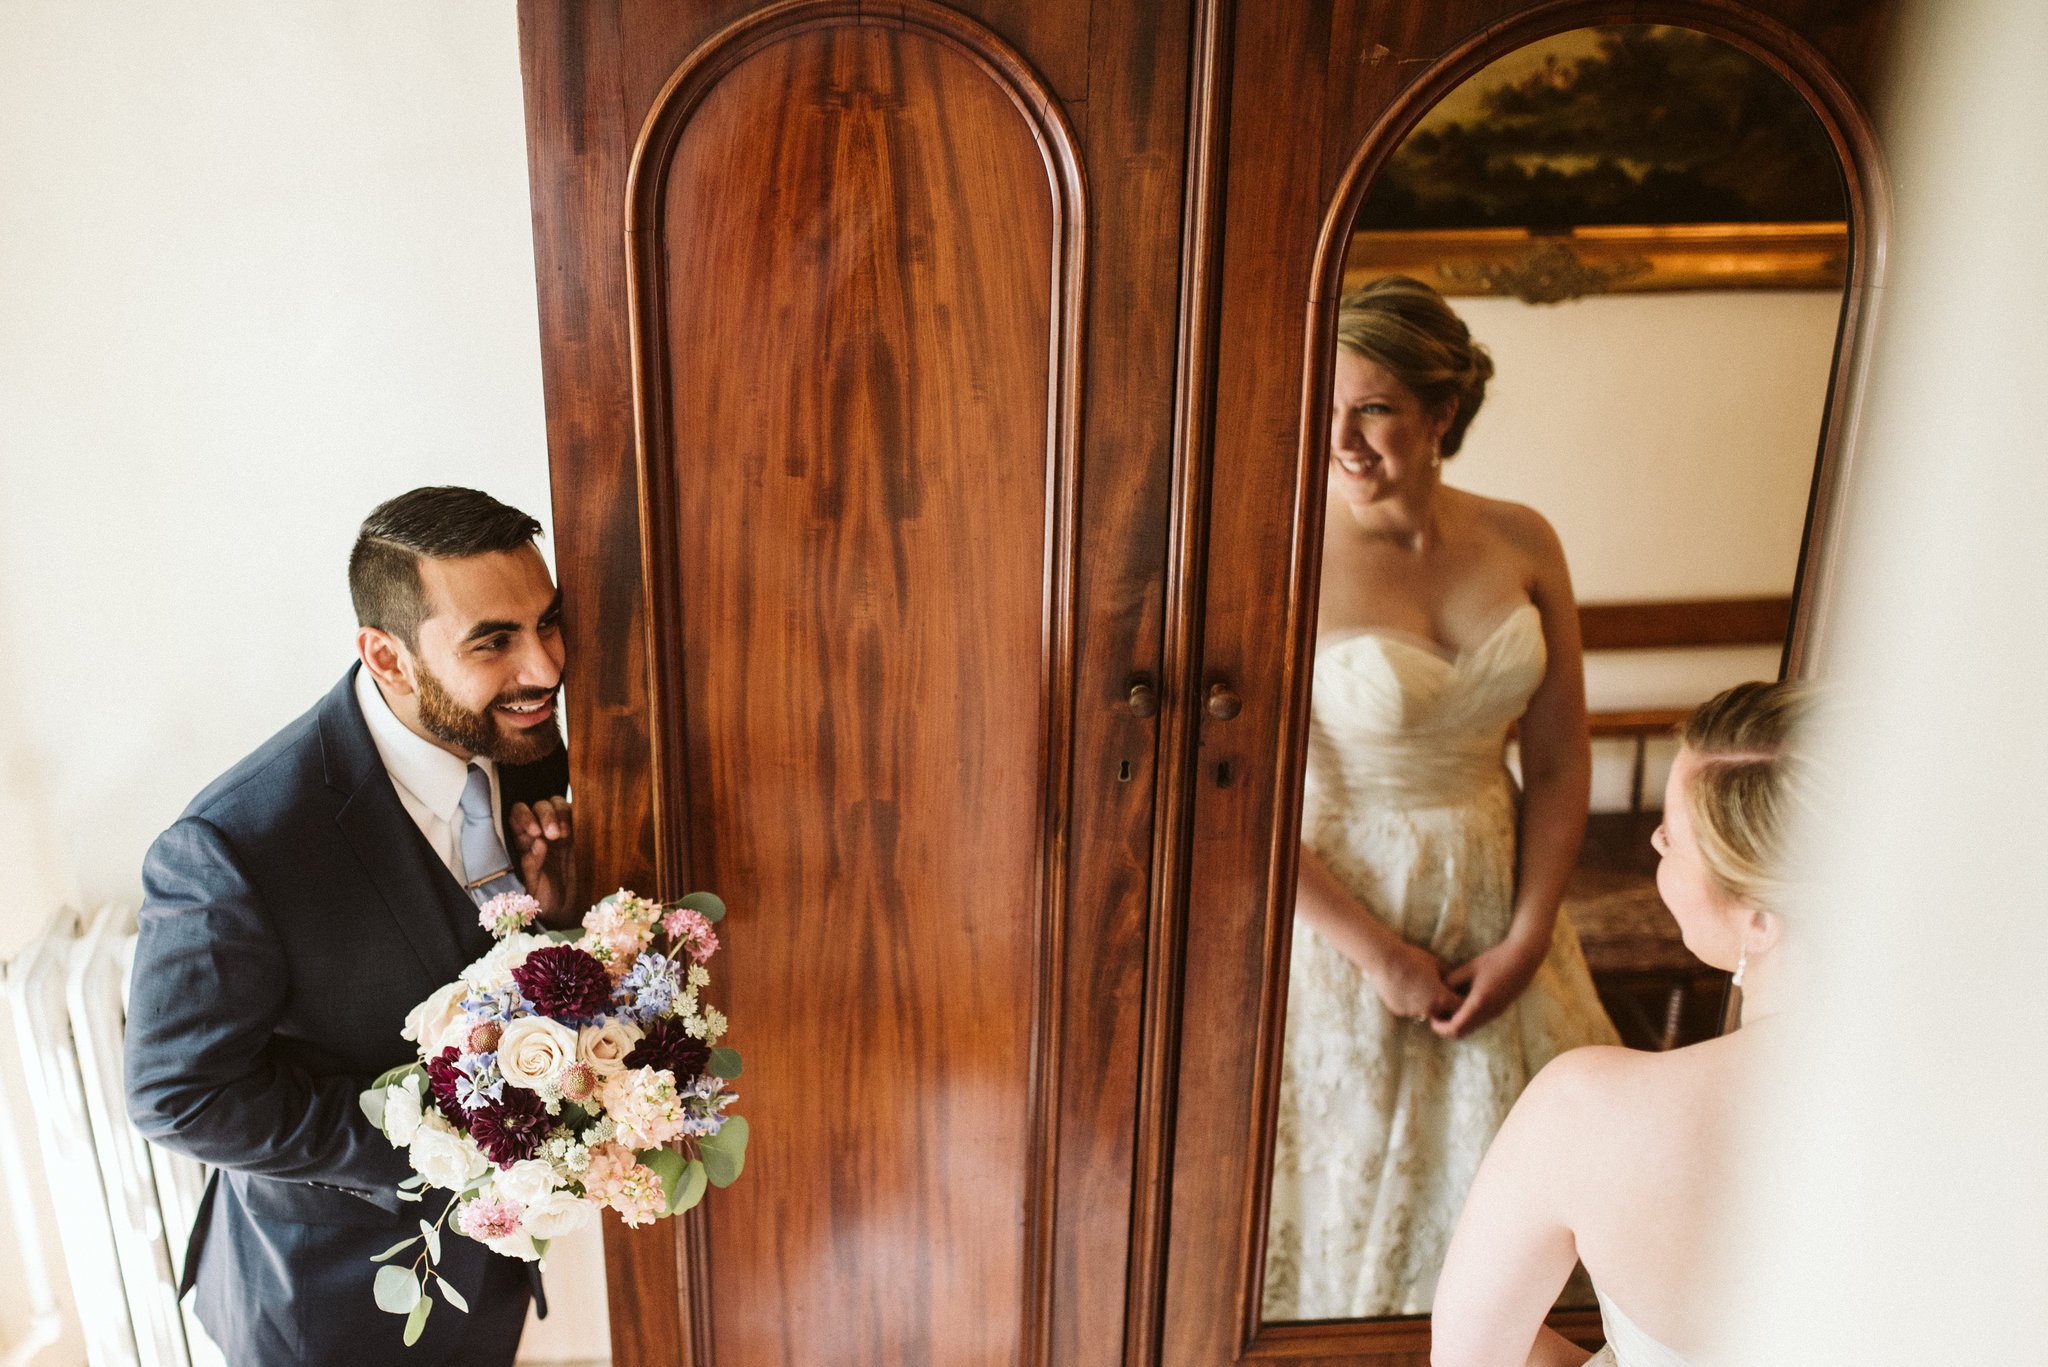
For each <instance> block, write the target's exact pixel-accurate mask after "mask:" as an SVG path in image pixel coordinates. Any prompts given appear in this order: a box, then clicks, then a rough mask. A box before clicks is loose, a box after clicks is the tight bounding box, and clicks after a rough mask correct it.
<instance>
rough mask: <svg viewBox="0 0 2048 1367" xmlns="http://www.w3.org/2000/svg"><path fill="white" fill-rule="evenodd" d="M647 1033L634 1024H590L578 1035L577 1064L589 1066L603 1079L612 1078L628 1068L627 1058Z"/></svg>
mask: <svg viewBox="0 0 2048 1367" xmlns="http://www.w3.org/2000/svg"><path fill="white" fill-rule="evenodd" d="M646 1033H647V1032H646V1031H644V1030H642V1029H641V1028H640V1027H639V1026H637V1025H635V1024H633V1023H632V1022H631V1021H623V1020H614V1021H606V1022H605V1023H604V1024H603V1025H586V1026H584V1027H583V1028H582V1029H581V1030H578V1031H577V1032H576V1061H577V1062H578V1063H583V1064H588V1065H589V1067H590V1071H591V1072H593V1073H596V1074H597V1075H598V1077H599V1078H600V1079H603V1078H608V1077H610V1076H611V1075H612V1074H613V1073H616V1072H618V1071H619V1070H620V1069H621V1068H624V1067H625V1066H626V1055H628V1054H630V1053H632V1052H633V1046H634V1045H636V1044H638V1043H639V1042H640V1040H641V1037H642V1036H643V1035H645V1034H646Z"/></svg>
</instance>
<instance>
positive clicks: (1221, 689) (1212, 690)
mask: <svg viewBox="0 0 2048 1367" xmlns="http://www.w3.org/2000/svg"><path fill="white" fill-rule="evenodd" d="M1242 711H1244V702H1243V701H1242V700H1241V699H1240V698H1239V697H1238V696H1237V690H1236V689H1234V688H1232V687H1231V686H1230V685H1229V684H1226V683H1219V684H1210V685H1209V715H1210V716H1212V717H1214V718H1215V719H1216V720H1217V721H1229V720H1230V719H1231V718H1232V717H1234V716H1236V715H1237V714H1238V713H1240V712H1242Z"/></svg>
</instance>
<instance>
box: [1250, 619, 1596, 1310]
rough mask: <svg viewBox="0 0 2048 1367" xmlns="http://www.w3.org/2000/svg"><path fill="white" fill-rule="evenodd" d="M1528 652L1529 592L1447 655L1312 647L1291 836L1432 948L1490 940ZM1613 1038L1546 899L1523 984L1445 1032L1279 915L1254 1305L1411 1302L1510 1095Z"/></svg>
mask: <svg viewBox="0 0 2048 1367" xmlns="http://www.w3.org/2000/svg"><path fill="white" fill-rule="evenodd" d="M1544 665H1545V654H1544V645H1543V630H1542V622H1541V618H1540V616H1539V615H1538V613H1537V611H1536V608H1535V605H1534V604H1528V603H1525V604H1523V605H1522V606H1521V607H1519V608H1517V609H1515V610H1514V611H1513V612H1512V613H1510V614H1509V615H1508V616H1507V617H1506V618H1505V619H1504V620H1502V621H1501V623H1500V624H1499V625H1498V626H1497V627H1495V628H1494V630H1493V632H1492V633H1491V634H1490V635H1489V636H1487V638H1486V639H1485V640H1484V641H1482V642H1480V643H1479V644H1478V645H1476V646H1473V647H1472V648H1471V649H1469V650H1467V651H1465V652H1464V653H1463V654H1460V655H1458V656H1456V657H1455V658H1452V657H1447V656H1446V654H1445V653H1444V652H1443V651H1442V650H1441V649H1439V648H1437V647H1436V646H1435V645H1434V643H1431V642H1425V641H1420V640H1416V639H1414V638H1410V637H1407V636H1404V635H1400V634H1396V633H1390V632H1381V631H1361V632H1355V633H1350V634H1342V635H1338V636H1336V637H1334V638H1333V639H1328V640H1324V641H1320V642H1318V644H1317V650H1316V664H1315V692H1314V701H1313V706H1312V709H1311V717H1310V723H1309V753H1308V771H1307V777H1306V784H1305V790H1304V794H1303V804H1302V841H1303V843H1304V844H1305V845H1306V846H1307V847H1308V848H1309V849H1311V850H1313V851H1314V852H1315V853H1316V854H1317V855H1318V856H1319V857H1320V858H1321V859H1322V861H1323V862H1324V863H1325V864H1326V865H1328V866H1329V869H1330V872H1331V873H1332V874H1334V875H1335V876H1336V877H1337V879H1338V880H1339V881H1340V882H1342V883H1343V884H1344V886H1345V887H1347V888H1349V889H1350V890H1351V892H1352V893H1353V894H1354V895H1355V896H1357V897H1358V899H1359V900H1360V901H1361V902H1363V903H1364V904H1365V906H1367V907H1368V908H1370V909H1371V910H1372V912H1373V913H1374V914H1375V915H1377V916H1379V917H1380V919H1382V920H1383V921H1385V922H1386V923H1387V924H1388V925H1389V926H1391V927H1393V928H1394V929H1395V930H1396V931H1398V932H1399V933H1400V934H1401V936H1402V937H1403V938H1404V939H1406V940H1408V941H1409V942H1410V943H1411V944H1417V945H1421V946H1423V947H1425V948H1427V949H1429V950H1430V951H1431V952H1433V953H1435V954H1436V955H1438V956H1439V957H1441V958H1442V959H1443V960H1444V961H1445V962H1446V963H1447V964H1457V963H1461V962H1463V961H1464V960H1466V959H1469V958H1471V957H1472V956H1473V955H1475V954H1477V953H1479V951H1481V950H1483V949H1488V948H1491V947H1492V946H1494V945H1496V944H1498V943H1500V941H1501V940H1502V939H1504V938H1505V937H1506V935H1507V931H1508V925H1509V922H1510V920H1511V918H1512V916H1513V912H1514V888H1515V830H1516V816H1517V801H1518V795H1517V793H1516V790H1515V786H1514V782H1513V780H1512V779H1511V778H1510V776H1509V774H1508V772H1507V767H1506V765H1505V763H1504V761H1503V751H1504V748H1505V742H1506V737H1507V729H1508V725H1509V723H1510V722H1512V721H1514V720H1515V718H1517V717H1519V716H1520V715H1521V714H1522V711H1523V709H1524V708H1525V707H1527V705H1528V702H1529V697H1530V695H1531V694H1532V693H1534V692H1535V690H1536V686H1537V685H1538V684H1539V683H1540V682H1542V679H1543V671H1544ZM1618 1043H1620V1040H1619V1038H1618V1037H1617V1036H1616V1034H1615V1032H1614V1026H1613V1025H1612V1023H1611V1022H1609V1020H1608V1019H1607V1014H1606V1012H1605V1011H1603V1010H1602V1009H1601V1006H1600V1001H1599V998H1598V997H1596V996H1595V995H1594V992H1593V981H1592V978H1591V976H1590V975H1589V974H1588V973H1587V971H1586V961H1585V956H1584V955H1583V954H1582V953H1581V952H1580V950H1579V940H1578V936H1577V934H1576V933H1575V932H1574V931H1573V930H1572V927H1571V925H1570V923H1569V922H1568V921H1567V920H1566V919H1565V917H1564V916H1562V915H1560V916H1559V917H1558V919H1557V929H1556V932H1555V933H1554V935H1553V936H1552V939H1551V945H1550V952H1549V954H1548V955H1547V956H1546V957H1545V959H1544V961H1543V964H1542V967H1541V968H1540V969H1539V970H1538V971H1537V974H1536V977H1535V980H1534V981H1533V982H1532V983H1531V984H1530V985H1529V989H1528V990H1527V991H1526V992H1524V993H1523V994H1522V995H1521V997H1520V998H1518V999H1517V1000H1516V1002H1515V1003H1514V1005H1512V1006H1510V1007H1509V1008H1508V1009H1507V1010H1506V1011H1505V1012H1503V1013H1502V1014H1501V1015H1500V1016H1499V1017H1497V1018H1496V1019H1495V1020H1493V1021H1492V1022H1490V1023H1489V1024H1487V1025H1486V1026H1484V1027H1482V1028H1481V1029H1479V1030H1477V1031H1475V1032H1474V1033H1472V1034H1471V1035H1469V1036H1467V1037H1466V1038H1465V1039H1463V1040H1457V1041H1450V1040H1444V1039H1441V1038H1439V1037H1438V1036H1437V1035H1436V1034H1435V1033H1434V1032H1433V1031H1432V1030H1430V1029H1429V1027H1428V1026H1426V1025H1423V1024H1419V1023H1418V1022H1416V1021H1413V1020H1406V1019H1401V1018H1397V1017H1395V1016H1393V1015H1390V1014H1389V1013H1388V1011H1387V1009H1386V1008H1385V1007H1384V1006H1383V1005H1381V1004H1380V1000H1379V997H1378V996H1377V995H1376V994H1375V993H1374V992H1373V989H1372V985H1371V984H1370V983H1369V982H1368V981H1367V980H1366V978H1365V975H1364V974H1363V973H1361V972H1360V971H1359V970H1358V968H1357V967H1355V966H1354V965H1353V964H1352V962H1351V961H1350V960H1349V959H1347V958H1345V957H1344V956H1343V955H1342V954H1340V953H1338V952H1337V951H1336V950H1335V949H1332V948H1331V947H1330V946H1329V945H1328V944H1327V943H1326V942H1325V941H1324V940H1323V939H1322V938H1321V937H1320V936H1318V935H1317V934H1316V933H1315V932H1314V931H1313V930H1311V929H1310V928H1309V927H1308V926H1307V925H1306V924H1305V923H1302V922H1300V921H1297V922H1296V923H1295V928H1294V950H1293V960H1292V963H1291V965H1290V969H1289V978H1288V995H1287V1037H1286V1047H1285V1052H1284V1054H1283V1058H1282V1063H1281V1074H1280V1114H1279V1127H1278V1134H1277V1138H1276V1142H1275V1148H1274V1160H1273V1198H1272V1199H1273V1205H1272V1215H1271V1219H1270V1221H1269V1224H1268V1233H1267V1243H1266V1293H1265V1311H1264V1318H1266V1319H1268V1320H1291V1319H1333V1318H1346V1317H1351V1316H1365V1315H1404V1314H1407V1315H1419V1314H1426V1313H1428V1311H1429V1307H1430V1301H1431V1299H1432V1297H1433V1296H1434V1295H1435V1292H1436V1278H1437V1270H1438V1269H1439V1268H1440V1267H1441V1266H1442V1264H1443V1259H1444V1252H1445V1249H1446V1248H1447V1247H1448V1246H1449V1244H1450V1239H1451V1231H1452V1230H1453V1229H1454V1228H1455V1227H1456V1225H1457V1223H1458V1212H1459V1210H1460V1209H1461V1208H1462V1207H1463V1205H1464V1203H1465V1193H1466V1191H1467V1190H1468V1189H1469V1188H1470V1187H1471V1185H1472V1177H1473V1174H1474V1173H1475V1172H1476V1171H1477V1170H1478V1167H1479V1160H1480V1158H1481V1156H1482V1155H1483V1154H1484V1153H1485V1152H1486V1146H1487V1145H1488V1144H1489V1143H1490V1142H1491V1141H1492V1139H1493V1136H1494V1132H1495V1131H1497V1130H1498V1129H1499V1128H1500V1124H1501V1121H1502V1120H1504V1119H1505V1118H1506V1117H1507V1113H1508V1108H1509V1107H1510V1106H1512V1105H1513V1104H1514V1101H1515V1098H1516V1097H1517V1096H1519V1095H1520V1094H1521V1091H1522V1089H1523V1087H1525V1086H1527V1085H1528V1082H1529V1079H1530V1078H1531V1077H1533V1076H1534V1075H1535V1074H1536V1072H1537V1070H1538V1069H1540V1068H1542V1067H1543V1065H1544V1064H1546V1063H1548V1062H1549V1061H1550V1060H1551V1059H1552V1058H1554V1057H1556V1056H1557V1055H1558V1054H1561V1053H1563V1052H1564V1051H1565V1050H1567V1049H1573V1048H1577V1047H1578V1046H1580V1045H1585V1044H1618ZM1582 1276H1583V1273H1580V1274H1575V1277H1582ZM1579 1289H1581V1290H1582V1291H1586V1290H1590V1288H1585V1287H1583V1284H1581V1287H1580V1288H1579ZM1569 1290H1570V1289H1569V1288H1568V1296H1567V1300H1568V1302H1569V1301H1570V1300H1571V1299H1572V1298H1571V1297H1570V1295H1569ZM1590 1299H1591V1298H1590V1296H1589V1295H1582V1296H1581V1297H1580V1298H1579V1303H1589V1302H1590Z"/></svg>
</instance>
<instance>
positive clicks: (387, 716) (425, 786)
mask: <svg viewBox="0 0 2048 1367" xmlns="http://www.w3.org/2000/svg"><path fill="white" fill-rule="evenodd" d="M356 700H357V701H358V702H359V703H361V704H362V708H363V721H364V722H365V723H367V724H368V726H369V728H370V740H371V741H372V742H373V743H374V744H375V745H376V747H377V755H378V757H379V758H380V759H382V760H383V761H384V772H385V773H387V774H389V775H391V781H392V782H393V783H395V784H397V785H398V786H399V787H401V788H403V789H405V790H406V791H407V792H409V793H411V794H412V795H413V797H415V798H417V799H418V800H419V802H420V804H421V805H422V806H424V807H425V808H426V809H427V810H428V811H430V812H432V813H433V814H434V815H436V816H438V817H440V818H441V819H442V820H443V821H446V822H448V823H449V824H451V825H452V824H454V822H455V815H456V813H457V812H458V811H460V810H461V808H462V792H463V789H465V788H467V787H468V786H469V766H470V765H471V764H475V765H478V766H479V767H481V768H482V769H483V771H484V773H485V775H486V776H487V777H489V778H490V779H491V788H492V791H493V792H495V791H496V790H497V774H496V772H495V768H496V766H494V765H493V764H492V763H491V761H490V760H488V759H486V758H485V757H484V756H482V755H478V756H477V757H476V758H475V759H473V760H468V761H464V760H459V759H457V758H456V757H455V756H453V755H451V754H449V753H448V752H447V751H446V750H443V749H442V748H441V747H440V746H438V745H436V744H434V743H433V742H432V741H430V740H428V739H427V738H426V737H425V736H422V735H419V734H417V733H416V732H414V731H413V730H412V728H410V727H408V726H407V725H406V724H405V723H404V722H402V721H400V720H399V719H398V716H397V714H396V713H394V712H393V711H392V710H391V704H389V703H387V702H386V701H384V691H383V690H382V689H380V688H378V687H377V681H376V679H374V678H373V677H371V675H370V671H369V670H367V669H362V668H358V669H357V670H356Z"/></svg>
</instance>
